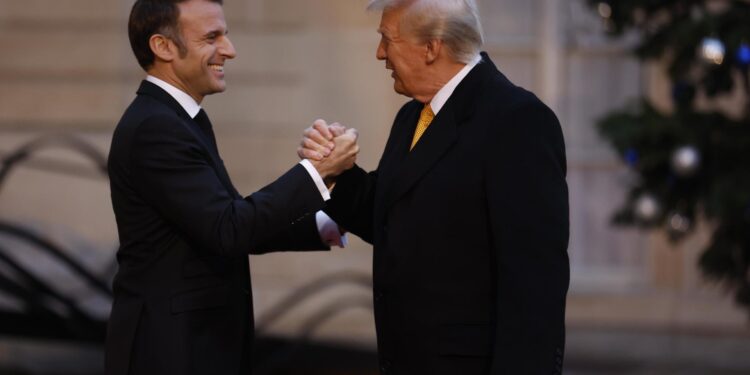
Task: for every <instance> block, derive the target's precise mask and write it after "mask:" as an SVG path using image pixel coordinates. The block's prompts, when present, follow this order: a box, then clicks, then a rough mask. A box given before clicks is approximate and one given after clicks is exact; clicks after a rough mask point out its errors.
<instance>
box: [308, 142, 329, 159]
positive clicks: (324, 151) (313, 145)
mask: <svg viewBox="0 0 750 375" xmlns="http://www.w3.org/2000/svg"><path fill="white" fill-rule="evenodd" d="M302 148H303V149H308V150H310V151H315V152H318V153H320V154H321V155H322V156H328V155H330V154H331V149H329V148H328V147H326V146H322V145H320V144H319V143H317V142H315V141H313V140H312V139H310V138H302Z"/></svg>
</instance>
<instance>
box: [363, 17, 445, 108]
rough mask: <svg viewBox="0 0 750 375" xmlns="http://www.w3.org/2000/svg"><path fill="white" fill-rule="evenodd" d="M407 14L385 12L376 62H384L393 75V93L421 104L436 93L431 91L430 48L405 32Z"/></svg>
mask: <svg viewBox="0 0 750 375" xmlns="http://www.w3.org/2000/svg"><path fill="white" fill-rule="evenodd" d="M406 10H407V8H406V7H404V6H400V7H395V8H387V9H385V10H384V11H383V16H382V18H381V20H380V27H379V28H378V32H379V33H380V35H381V38H380V44H379V45H378V50H377V58H378V60H383V61H385V67H386V69H389V70H392V71H393V73H392V74H391V77H393V80H394V82H393V89H394V90H395V91H396V92H397V93H399V94H402V95H406V96H408V97H411V98H415V99H418V100H422V99H420V98H424V97H429V98H431V97H432V96H434V92H432V91H434V90H431V89H430V87H429V86H430V85H429V82H430V79H429V75H428V70H427V58H426V54H427V45H426V43H419V42H418V41H417V40H416V38H414V37H412V36H411V35H410V34H409V33H408V32H404V30H402V28H401V18H402V17H403V15H404V13H405V12H406ZM422 101H424V100H422Z"/></svg>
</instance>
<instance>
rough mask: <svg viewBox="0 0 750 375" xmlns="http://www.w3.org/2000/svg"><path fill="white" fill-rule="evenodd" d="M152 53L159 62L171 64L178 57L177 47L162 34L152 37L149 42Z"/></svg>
mask: <svg viewBox="0 0 750 375" xmlns="http://www.w3.org/2000/svg"><path fill="white" fill-rule="evenodd" d="M148 45H149V46H150V47H151V51H152V52H153V53H154V56H155V57H156V59H158V60H162V61H166V62H170V61H172V60H174V59H175V58H176V57H177V53H178V51H177V45H175V44H174V42H173V41H172V40H171V39H169V38H167V37H166V36H164V35H162V34H154V35H151V38H149V40H148Z"/></svg>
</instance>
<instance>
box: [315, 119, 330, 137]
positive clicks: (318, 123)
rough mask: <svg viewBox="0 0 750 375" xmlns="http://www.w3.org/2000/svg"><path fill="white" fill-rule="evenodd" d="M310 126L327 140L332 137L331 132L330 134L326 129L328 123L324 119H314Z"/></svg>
mask: <svg viewBox="0 0 750 375" xmlns="http://www.w3.org/2000/svg"><path fill="white" fill-rule="evenodd" d="M312 127H313V128H314V129H315V130H317V131H318V132H319V133H320V134H321V135H322V136H323V137H324V138H325V139H326V140H327V141H330V140H332V139H333V134H331V131H330V130H329V129H328V124H327V123H326V122H325V120H321V119H317V120H315V122H313V126H312Z"/></svg>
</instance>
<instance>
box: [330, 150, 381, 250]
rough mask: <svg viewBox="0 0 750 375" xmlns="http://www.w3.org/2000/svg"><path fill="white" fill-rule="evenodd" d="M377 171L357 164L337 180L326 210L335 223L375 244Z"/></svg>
mask: <svg viewBox="0 0 750 375" xmlns="http://www.w3.org/2000/svg"><path fill="white" fill-rule="evenodd" d="M377 176H378V174H377V172H370V173H367V172H365V171H364V170H363V169H362V168H360V167H359V166H357V165H355V166H354V167H353V168H352V169H349V170H348V171H346V172H344V173H342V174H341V175H340V176H339V177H338V178H337V179H336V186H335V187H334V188H333V191H332V192H331V199H330V200H329V201H328V202H326V203H327V206H326V209H325V210H324V211H325V212H326V213H327V214H328V215H329V216H330V217H331V218H332V219H333V220H334V221H336V223H338V224H339V225H340V226H341V227H342V228H344V229H346V230H347V231H349V232H351V233H354V234H355V235H357V236H359V237H360V238H362V239H363V240H365V241H367V242H368V243H370V244H372V238H373V228H374V227H373V215H374V212H373V211H374V203H373V202H374V201H375V186H376V183H377Z"/></svg>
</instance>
